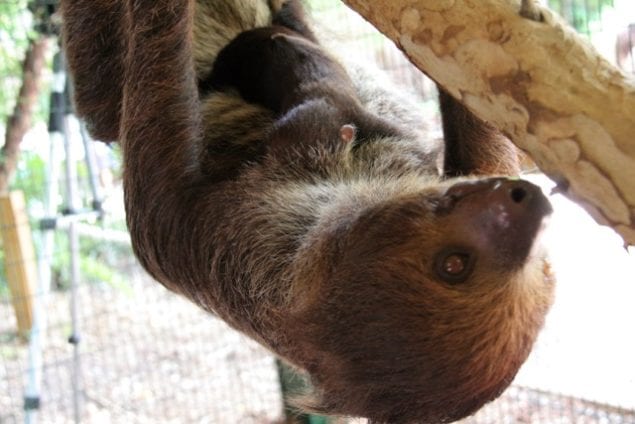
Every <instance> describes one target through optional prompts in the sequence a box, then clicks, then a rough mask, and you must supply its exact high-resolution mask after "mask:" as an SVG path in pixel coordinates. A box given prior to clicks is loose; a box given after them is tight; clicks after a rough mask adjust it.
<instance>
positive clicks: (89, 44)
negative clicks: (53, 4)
mask: <svg viewBox="0 0 635 424" xmlns="http://www.w3.org/2000/svg"><path fill="white" fill-rule="evenodd" d="M61 10H62V14H63V16H64V32H63V39H64V46H65V47H66V55H67V56H66V58H67V60H68V64H69V67H70V68H71V69H72V70H73V74H74V75H73V76H74V95H75V106H76V108H77V114H78V115H79V116H81V117H83V118H84V120H85V121H86V124H87V126H88V129H89V131H90V133H91V135H92V136H93V137H95V138H97V139H99V140H102V141H115V140H117V138H118V135H119V120H120V111H121V100H122V92H123V74H124V72H123V71H124V56H125V52H126V45H125V44H126V37H125V28H126V13H125V2H124V1H123V0H99V1H91V0H66V1H62V2H61Z"/></svg>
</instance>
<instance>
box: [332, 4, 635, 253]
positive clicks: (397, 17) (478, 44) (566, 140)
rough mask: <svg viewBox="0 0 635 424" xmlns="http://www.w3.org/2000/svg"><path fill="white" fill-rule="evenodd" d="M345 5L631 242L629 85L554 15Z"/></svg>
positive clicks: (492, 7) (510, 9) (634, 218)
mask: <svg viewBox="0 0 635 424" xmlns="http://www.w3.org/2000/svg"><path fill="white" fill-rule="evenodd" d="M344 2H345V3H346V4H348V5H349V6H350V7H352V8H353V9H355V10H357V11H358V12H359V13H360V14H362V16H364V17H365V18H366V19H368V20H369V21H370V22H371V23H372V24H373V25H375V26H376V27H377V28H378V29H379V30H380V31H382V32H383V33H384V34H386V35H387V36H388V37H389V38H391V39H392V40H393V41H394V42H395V43H396V44H397V45H398V46H399V47H400V48H401V49H402V50H403V51H404V52H405V53H406V55H407V56H408V57H410V59H411V60H412V62H413V63H414V64H415V65H416V66H417V67H419V69H421V70H422V71H423V72H425V73H426V74H427V75H428V76H430V77H431V78H432V79H433V80H435V81H436V82H438V83H439V84H440V85H441V86H443V87H444V88H445V89H446V90H447V91H448V92H449V93H451V94H452V95H453V96H455V97H456V98H457V99H459V100H460V101H462V102H463V103H464V104H465V105H466V106H467V107H468V108H469V109H471V110H472V111H473V112H474V113H475V114H476V115H477V116H479V117H480V118H482V119H484V120H485V121H488V122H490V123H491V124H492V125H494V126H495V127H497V128H499V129H500V130H501V131H502V132H503V133H505V134H506V135H507V136H509V137H510V138H511V139H512V140H513V141H514V143H516V144H517V145H518V146H519V147H520V148H522V149H523V150H525V151H526V152H528V153H529V155H530V156H531V157H532V158H533V159H534V160H535V162H536V163H537V164H538V166H539V167H540V168H541V169H542V170H543V171H544V172H545V173H546V174H547V175H549V176H550V177H551V178H552V179H554V180H555V181H556V182H558V184H559V187H560V188H561V189H562V190H563V191H564V192H565V194H567V195H568V196H569V197H571V198H573V199H574V200H576V201H578V202H579V203H581V204H582V205H583V206H584V207H585V208H586V209H587V210H588V211H589V212H590V213H591V215H593V217H594V218H595V219H596V220H597V221H598V222H600V223H602V224H606V225H609V226H611V227H613V228H614V229H615V230H616V231H617V232H618V233H620V234H621V235H622V237H623V238H624V240H625V241H626V242H627V243H629V244H635V81H634V80H633V79H629V78H628V77H627V76H626V75H625V74H623V73H621V71H619V70H618V69H617V68H615V67H613V66H612V65H611V64H610V63H608V62H607V61H605V60H604V59H602V58H601V57H600V55H599V54H598V53H597V52H595V50H594V49H593V47H592V46H590V45H589V44H588V42H587V41H586V40H584V39H582V38H581V37H580V36H578V35H577V34H576V33H575V32H574V31H573V30H572V29H570V28H568V27H567V25H566V24H565V23H564V22H563V21H561V20H560V18H558V17H557V16H555V15H554V14H553V13H552V12H550V11H549V10H546V9H541V12H542V18H543V19H542V20H541V21H540V22H538V21H532V20H529V19H525V18H523V17H521V16H520V15H519V13H518V12H519V10H520V6H519V2H512V1H510V0H395V1H385V0H344Z"/></svg>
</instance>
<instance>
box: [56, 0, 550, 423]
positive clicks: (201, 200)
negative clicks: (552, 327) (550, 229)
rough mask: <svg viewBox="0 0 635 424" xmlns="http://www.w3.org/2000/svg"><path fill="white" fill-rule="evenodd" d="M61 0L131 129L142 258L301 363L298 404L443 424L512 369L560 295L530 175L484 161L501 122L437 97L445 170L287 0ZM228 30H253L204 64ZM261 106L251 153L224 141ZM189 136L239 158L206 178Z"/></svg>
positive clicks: (94, 121)
mask: <svg viewBox="0 0 635 424" xmlns="http://www.w3.org/2000/svg"><path fill="white" fill-rule="evenodd" d="M221 5H222V7H220V6H221ZM95 8H98V9H99V13H96V9H95ZM62 11H63V14H64V26H65V49H66V52H67V55H68V58H69V66H70V68H71V71H72V73H73V77H74V79H75V82H76V86H77V87H79V89H78V90H76V91H75V101H76V104H77V110H78V113H79V114H80V115H81V116H83V117H84V118H85V119H86V120H87V121H88V122H89V124H90V128H91V131H93V133H94V134H104V135H106V136H117V137H118V138H119V139H120V142H121V148H122V150H123V158H124V177H123V178H124V189H125V194H126V197H125V201H126V213H127V220H128V227H129V229H130V234H131V240H132V243H133V248H134V251H135V254H136V256H137V257H138V258H139V261H140V262H141V264H142V265H143V266H144V267H145V269H146V270H147V271H148V272H149V273H150V274H151V275H152V276H153V277H154V278H156V279H157V280H158V281H159V282H161V283H162V284H164V285H165V286H166V287H168V288H170V289H171V290H174V291H175V292H178V293H180V294H182V295H184V296H186V297H188V298H189V299H191V300H192V301H193V302H195V303H196V304H197V305H199V306H201V307H202V308H204V309H205V310H207V311H210V312H213V313H214V314H216V315H217V316H219V317H221V318H222V319H224V320H225V321H226V322H228V323H229V324H230V325H232V326H233V327H234V328H236V329H238V330H240V331H242V332H244V333H246V334H248V335H249V336H251V337H252V338H254V339H255V340H257V341H259V342H260V343H261V344H263V345H264V346H266V347H267V348H269V349H270V350H271V351H273V352H275V353H276V354H277V355H279V356H280V357H282V358H284V359H285V360H287V361H288V362H290V363H291V364H294V365H295V366H297V367H298V368H301V369H303V370H306V371H307V372H308V374H309V375H310V376H311V379H312V381H313V383H314V386H315V387H316V393H315V396H314V397H313V399H312V400H310V401H306V402H305V403H304V405H305V406H306V407H308V408H312V409H313V410H317V411H320V412H323V413H332V414H341V415H351V416H363V417H368V418H370V419H371V421H372V422H373V423H391V424H393V423H395V424H399V423H413V424H414V423H438V422H450V421H454V420H458V419H460V418H462V417H465V416H467V415H469V414H471V413H473V412H475V411H476V410H477V409H478V408H480V407H481V406H482V405H484V404H485V403H486V402H488V401H490V400H492V399H494V398H496V397H497V396H498V395H499V394H500V393H501V392H502V391H503V390H504V389H505V388H506V387H507V386H508V385H509V384H510V382H511V381H512V380H513V378H514V376H515V374H516V372H517V371H518V369H519V367H520V366H521V364H522V363H523V362H524V361H525V359H526V358H527V355H528V354H529V351H530V349H531V347H532V344H533V342H534V340H535V338H536V336H537V333H538V331H539V330H540V328H541V326H542V324H543V321H544V317H545V314H546V312H547V310H548V308H549V305H550V303H551V299H552V293H553V281H552V277H551V274H550V272H549V267H548V265H547V264H546V262H545V260H544V255H543V253H542V251H541V248H540V243H539V241H538V238H539V234H540V231H541V228H542V226H543V221H544V220H545V217H546V216H548V215H549V214H550V212H551V207H550V205H549V203H548V201H547V200H546V198H545V197H544V196H543V195H542V193H541V191H540V190H539V189H538V188H537V187H536V186H534V185H532V184H530V183H528V182H525V181H522V180H517V179H507V178H500V177H483V176H481V175H482V174H484V173H486V172H494V171H499V170H507V171H510V172H512V171H513V170H514V169H517V158H516V156H515V154H514V152H513V149H510V148H509V145H508V141H507V140H506V139H505V138H504V137H503V136H502V135H501V134H499V133H498V132H497V131H495V130H494V129H493V128H491V127H489V126H487V125H486V124H485V123H483V122H482V121H480V120H478V119H477V118H475V117H474V116H473V115H472V114H471V113H470V112H469V111H468V110H467V109H465V108H464V107H463V106H462V105H461V104H460V103H458V102H457V101H456V100H455V99H453V98H452V97H450V96H449V95H447V94H445V93H442V94H441V100H442V102H441V111H442V114H443V123H444V132H445V146H446V148H445V154H444V173H443V175H439V172H438V170H437V166H436V156H435V155H434V154H432V153H431V152H433V151H434V148H433V147H434V146H433V143H432V142H431V141H429V140H421V139H420V138H419V136H417V135H416V134H415V133H411V132H410V131H409V128H407V126H406V125H405V124H404V122H406V121H407V119H406V118H403V117H399V116H398V114H392V115H391V116H392V117H393V118H394V119H391V120H390V121H388V120H386V119H384V116H387V115H386V114H384V113H381V111H380V106H378V105H386V104H390V102H391V101H392V100H390V99H380V100H381V101H374V102H367V101H364V100H363V98H364V96H362V90H361V89H360V88H359V85H356V84H353V82H354V81H351V78H350V77H349V76H348V74H347V72H346V70H345V69H344V68H343V67H342V66H341V65H340V64H339V63H338V62H337V61H336V60H334V59H333V58H331V57H330V56H329V55H328V54H327V53H326V52H325V51H324V50H323V48H322V47H320V46H319V45H318V44H317V42H316V40H315V37H314V35H313V34H312V33H311V32H310V30H309V29H308V25H307V24H306V22H305V20H304V17H303V14H302V10H301V8H300V5H299V3H298V2H296V1H290V2H284V3H283V5H282V7H281V8H277V7H275V8H273V9H271V6H270V4H269V2H267V1H265V0H213V1H212V0H200V1H198V2H197V3H196V7H193V5H192V3H191V2H190V1H188V0H151V1H150V0H134V1H131V2H126V1H124V0H110V1H108V2H94V1H93V0H63V1H62ZM194 13H196V14H205V16H194V15H193V14H194ZM249 17H258V20H257V21H255V20H250V19H251V18H249ZM88 23H90V24H88ZM204 25H206V26H204ZM263 25H264V27H263V28H258V27H262V26H263ZM193 27H194V28H193ZM230 27H231V28H233V30H235V29H236V28H242V29H244V30H245V32H243V33H242V34H239V35H238V37H237V38H235V39H234V40H233V41H231V42H230V43H229V44H228V45H227V46H226V48H225V49H224V50H222V51H221V52H220V53H218V50H214V51H212V52H210V53H209V55H210V60H212V59H214V57H216V61H215V63H214V66H213V69H212V67H211V66H210V67H207V66H203V65H200V61H201V58H203V57H204V54H203V53H204V52H205V49H207V48H209V47H208V46H210V45H214V46H216V45H218V40H219V39H227V38H232V37H228V36H227V35H228V34H235V33H236V32H231V31H230V30H229V28H230ZM233 30H232V31H233ZM192 31H193V33H194V37H192ZM224 31H227V32H226V33H225V32H224ZM205 37H211V38H213V40H212V41H214V43H212V42H209V41H210V39H211V38H210V39H207V38H205ZM223 37H225V38H223ZM192 40H193V41H192ZM217 53H218V54H217ZM193 59H196V60H197V62H196V63H197V67H196V68H195V67H194V66H193V65H192V64H193ZM210 69H212V70H211V72H208V71H209V70H210ZM196 70H200V71H199V72H198V74H197V72H196ZM197 84H198V87H197ZM375 100H377V99H375ZM210 105H211V106H210ZM254 105H255V106H254ZM212 106H213V107H212ZM210 108H211V110H212V111H218V113H217V114H216V113H211V112H210ZM214 108H216V109H214ZM394 110H400V109H399V108H397V107H396V108H394ZM245 111H247V112H248V113H247V112H245ZM254 116H255V117H257V119H253V118H254ZM247 117H249V119H247ZM221 118H222V119H221ZM210 121H213V122H212V123H210ZM255 123H257V124H258V126H257V129H261V128H262V127H263V126H264V127H266V128H265V129H264V130H262V131H261V132H257V134H256V136H254V137H252V138H250V140H252V139H254V140H256V141H257V143H256V144H258V146H262V147H263V148H262V149H261V150H254V151H257V152H258V154H257V155H253V156H249V157H248V158H246V159H244V158H242V157H241V156H240V154H239V153H236V152H241V151H242V150H240V149H239V148H236V149H235V150H232V148H233V145H232V143H236V144H238V143H239V139H240V137H241V136H242V135H244V134H246V133H249V134H250V137H251V132H249V130H251V129H252V127H254V126H255ZM263 123H264V124H263ZM212 139H213V140H222V141H223V143H224V144H220V146H228V150H229V151H230V152H229V153H226V152H220V151H219V144H214V143H216V142H214V143H211V142H210V140H212ZM210 144H213V146H212V147H213V148H211V149H210V148H209V147H210ZM239 147H241V146H239ZM201 152H207V153H206V154H208V155H213V154H215V152H218V154H219V155H220V156H221V157H222V158H223V160H224V159H225V158H228V160H229V162H230V163H231V170H230V171H231V172H229V171H228V172H227V173H224V171H223V173H221V174H222V177H218V176H214V177H213V178H212V177H210V175H212V174H214V172H215V170H213V169H212V170H210V169H205V168H206V166H208V165H207V164H210V163H219V161H216V162H215V161H214V160H211V161H210V160H207V159H206V158H205V154H202V153H201ZM211 159H214V158H211ZM468 174H470V175H468ZM466 175H468V176H466Z"/></svg>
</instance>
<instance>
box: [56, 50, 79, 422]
mask: <svg viewBox="0 0 635 424" xmlns="http://www.w3.org/2000/svg"><path fill="white" fill-rule="evenodd" d="M60 57H62V58H63V56H61V54H60ZM62 62H63V60H62ZM68 84H69V82H68V80H66V84H65V88H66V90H65V91H64V96H62V98H61V101H60V103H61V108H62V110H64V126H63V129H64V152H65V154H66V160H65V167H64V170H65V178H66V212H67V213H68V214H69V215H70V216H73V215H75V214H76V213H77V212H79V207H80V205H79V203H78V201H77V193H78V190H77V159H76V156H75V152H76V150H75V146H73V142H72V141H73V140H72V137H71V134H70V131H69V125H68V123H69V119H72V111H71V109H70V108H67V107H66V105H67V104H69V103H70V102H68V98H67V95H68V88H69V87H68ZM67 232H68V241H69V254H70V265H71V275H70V279H71V281H70V283H71V291H70V295H71V297H70V313H71V335H70V336H69V338H68V342H69V343H71V344H72V345H73V368H72V373H71V376H72V377H71V384H72V388H73V421H74V422H75V423H76V424H77V423H79V422H80V421H81V415H82V414H81V409H82V408H81V406H82V405H81V403H82V381H81V356H80V350H79V342H80V325H79V293H78V289H79V282H80V273H79V261H80V258H79V234H78V232H77V222H76V220H75V219H71V220H70V222H69V225H68V229H67Z"/></svg>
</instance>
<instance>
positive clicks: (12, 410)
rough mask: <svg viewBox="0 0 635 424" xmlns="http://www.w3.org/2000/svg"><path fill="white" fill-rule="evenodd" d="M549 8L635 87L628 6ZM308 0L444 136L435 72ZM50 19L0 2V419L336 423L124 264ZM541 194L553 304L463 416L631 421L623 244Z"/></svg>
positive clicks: (632, 368)
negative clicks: (498, 391) (297, 408)
mask: <svg viewBox="0 0 635 424" xmlns="http://www.w3.org/2000/svg"><path fill="white" fill-rule="evenodd" d="M548 5H549V7H551V8H552V9H553V10H555V11H557V12H558V13H560V14H561V15H562V16H563V17H565V18H566V19H567V21H568V22H570V23H571V25H572V26H573V27H574V28H575V29H576V30H577V31H579V32H580V33H582V34H584V36H585V37H587V38H588V39H589V41H590V42H592V43H593V44H594V45H595V46H596V48H597V50H598V51H599V52H600V53H601V54H602V55H603V56H604V57H605V58H606V59H607V60H609V61H611V62H612V63H614V64H616V65H617V66H619V67H620V68H621V69H622V70H623V71H624V72H625V73H626V74H630V75H631V76H633V79H634V82H635V48H634V46H635V2H633V1H632V0H550V1H549V2H548ZM308 7H309V8H310V10H311V12H312V16H313V18H314V20H315V24H316V25H317V26H319V27H320V28H321V31H320V32H322V33H324V34H325V39H326V43H327V44H329V45H332V46H334V48H336V49H337V50H338V52H339V53H340V54H342V55H345V56H346V58H347V60H348V61H354V62H356V63H357V64H360V65H361V66H368V67H369V68H371V67H372V68H379V69H381V70H383V71H384V72H385V74H386V76H387V82H386V84H392V85H394V86H396V87H397V90H398V91H399V92H400V93H404V94H405V95H409V96H412V97H413V98H414V99H415V102H416V104H417V105H418V107H420V108H421V110H423V111H424V113H425V116H426V122H427V123H428V126H429V128H428V130H429V133H430V136H431V137H440V136H441V131H440V125H439V118H438V110H437V101H436V91H435V88H434V84H433V83H432V82H430V81H429V80H428V79H426V78H425V77H424V76H422V75H421V73H420V72H418V71H417V70H415V69H414V68H413V67H412V66H411V65H410V64H409V63H408V61H407V60H406V59H405V58H404V57H403V56H402V55H401V53H400V52H399V51H398V50H397V49H396V48H395V47H394V46H393V45H392V44H391V43H390V42H388V41H386V40H385V38H384V37H383V36H382V35H380V34H379V33H377V31H376V30H374V28H373V27H371V26H370V25H368V24H367V23H366V22H365V21H363V20H362V19H361V18H359V17H358V16H357V15H355V14H354V13H353V12H350V11H349V10H348V9H347V8H346V7H345V6H343V5H342V4H341V3H340V2H339V1H337V0H311V1H309V2H308ZM58 28H59V16H58V15H57V14H56V1H53V0H32V1H27V0H0V132H1V133H2V134H4V135H5V139H4V141H0V145H4V147H3V148H2V151H1V153H0V229H1V230H2V232H1V236H2V237H1V238H0V246H2V248H1V249H0V424H5V423H18V422H29V423H37V422H41V423H67V422H73V423H79V422H86V423H110V422H117V423H118V422H122V423H123V422H125V423H184V422H187V423H190V422H200V423H222V424H224V423H263V424H264V423H283V422H289V423H291V422H297V423H300V422H301V423H327V422H331V423H335V422H338V423H343V422H346V420H344V419H339V420H336V419H330V420H327V419H326V418H324V417H318V416H305V415H300V416H297V415H294V414H293V413H291V411H289V410H288V408H285V394H286V393H288V392H289V391H292V390H294V388H297V387H298V386H301V385H302V384H303V382H302V381H301V379H300V378H299V377H297V376H294V375H292V373H290V372H289V370H288V369H286V368H284V367H282V366H280V364H279V363H277V361H276V360H275V358H274V357H272V356H271V355H270V354H269V353H268V352H267V351H266V350H264V349H263V348H262V347H260V346H258V345H257V344H256V343H254V342H252V341H250V340H249V339H247V338H245V337H243V336H242V335H240V334H238V333H236V332H234V331H233V330H231V329H229V328H228V327H227V326H226V325H225V324H224V323H223V322H221V321H219V320H217V319H216V318H214V317H213V316H210V315H209V314H206V313H204V312H202V311H200V310H198V309H197V308H196V307H195V306H193V305H191V304H190V303H188V302H186V301H185V300H183V299H181V298H180V297H179V296H176V295H174V294H171V293H169V292H167V291H166V290H165V289H163V288H162V287H161V286H160V285H159V284H157V283H155V282H153V281H152V280H151V279H150V278H149V277H148V276H147V275H145V273H144V272H143V271H142V270H141V268H140V267H139V266H138V264H137V262H136V261H135V259H134V257H133V255H132V252H131V248H130V241H129V238H128V234H127V231H126V226H125V219H124V213H123V200H122V190H121V163H120V153H119V151H118V149H117V146H116V145H111V146H107V145H105V144H103V143H96V142H93V141H92V140H90V138H89V137H88V135H87V133H86V131H85V130H84V128H83V127H82V125H81V124H80V123H79V122H78V121H77V120H76V119H75V118H74V116H73V112H72V107H71V105H70V103H69V101H68V95H67V94H68V90H69V89H70V87H69V86H68V84H67V82H68V81H67V79H66V75H65V72H64V71H65V69H64V64H63V60H62V58H61V57H60V55H59V39H58ZM633 113H635V111H633ZM527 178H529V179H531V180H533V181H535V182H537V183H539V184H541V185H542V186H543V187H544V188H545V191H546V192H549V190H550V186H551V183H550V182H549V181H548V180H547V179H546V178H545V177H543V176H541V175H540V174H538V173H531V174H529V175H527ZM551 199H552V202H553V203H554V206H555V214H554V216H553V218H552V220H551V226H550V228H549V230H548V231H547V233H546V235H545V237H546V238H547V240H546V244H547V245H549V246H550V250H551V256H552V259H553V264H554V269H555V271H556V274H557V276H558V286H557V295H556V296H557V297H556V303H555V305H554V307H553V309H552V311H551V312H550V314H549V316H548V319H547V324H546V327H545V329H544V331H543V332H542V334H541V336H540V338H539V340H538V342H537V345H536V348H535V349H534V352H533V353H532V355H531V357H530V359H529V360H528V361H527V363H526V364H525V365H524V366H523V368H522V369H521V371H520V373H519V374H518V376H517V378H516V380H515V381H514V383H513V385H512V386H511V387H510V388H509V389H508V390H507V391H506V392H505V393H504V394H503V395H502V396H501V398H500V399H498V400H497V401H495V402H492V403H491V404H489V405H488V406H486V407H485V408H484V409H483V410H481V411H480V412H479V413H478V414H477V415H475V416H474V417H471V418H469V419H467V420H466V421H465V422H469V423H630V424H633V423H635V328H634V327H635V252H634V251H633V249H632V248H630V250H628V249H625V248H624V247H623V246H622V244H621V241H620V239H619V237H617V236H616V235H615V234H614V233H613V232H612V231H610V230H608V229H606V228H603V227H599V226H598V225H596V224H595V223H594V222H593V221H592V220H591V219H590V218H589V217H588V216H587V215H586V214H585V213H584V212H583V211H582V210H581V209H580V208H579V207H578V206H576V205H574V204H572V203H571V202H569V201H567V200H566V199H564V198H562V196H559V195H552V196H551ZM349 421H350V422H363V420H349Z"/></svg>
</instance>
